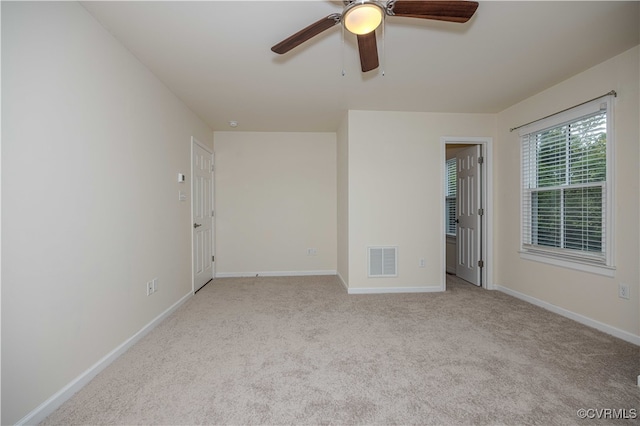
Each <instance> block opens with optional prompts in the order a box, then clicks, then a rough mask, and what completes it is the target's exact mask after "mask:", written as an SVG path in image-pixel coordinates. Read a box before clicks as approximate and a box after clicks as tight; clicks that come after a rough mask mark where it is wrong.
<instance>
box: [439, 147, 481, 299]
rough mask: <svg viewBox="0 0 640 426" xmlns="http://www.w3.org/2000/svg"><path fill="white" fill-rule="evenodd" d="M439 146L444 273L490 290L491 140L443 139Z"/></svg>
mask: <svg viewBox="0 0 640 426" xmlns="http://www.w3.org/2000/svg"><path fill="white" fill-rule="evenodd" d="M442 143H443V145H444V150H443V151H444V154H445V155H444V158H443V164H444V182H445V184H444V194H445V196H444V197H443V210H444V217H445V220H444V238H445V250H444V251H445V253H444V259H445V262H444V263H445V264H444V270H445V272H446V273H447V274H451V275H456V276H457V277H459V278H462V279H464V280H465V281H467V282H469V283H471V284H473V285H477V286H479V287H483V288H487V289H491V288H492V287H493V285H492V273H491V265H492V261H491V260H492V259H491V253H492V246H493V244H492V231H491V229H490V228H491V224H492V220H491V218H492V212H491V209H490V208H487V206H491V205H492V202H491V200H492V179H491V176H492V173H491V161H490V159H491V152H492V151H491V149H492V146H491V143H492V139H491V138H462V137H445V138H442ZM445 281H446V280H445ZM445 288H446V282H445Z"/></svg>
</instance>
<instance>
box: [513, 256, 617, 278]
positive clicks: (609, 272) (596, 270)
mask: <svg viewBox="0 0 640 426" xmlns="http://www.w3.org/2000/svg"><path fill="white" fill-rule="evenodd" d="M520 258H521V259H524V260H530V261H533V262H540V263H548V264H550V265H554V266H560V267H563V268H569V269H575V270H576V271H582V272H588V273H590V274H597V275H603V276H605V277H609V278H613V277H615V276H616V268H614V267H612V266H605V265H602V266H600V265H591V264H588V263H584V262H580V261H578V260H565V259H561V258H559V257H555V256H553V255H548V256H545V255H544V254H542V253H532V252H529V251H521V252H520Z"/></svg>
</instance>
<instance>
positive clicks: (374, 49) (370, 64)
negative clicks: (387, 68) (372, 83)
mask: <svg viewBox="0 0 640 426" xmlns="http://www.w3.org/2000/svg"><path fill="white" fill-rule="evenodd" d="M358 51H359V52H360V66H361V67H362V72H367V71H371V70H374V69H376V68H378V65H379V64H378V45H377V43H376V32H375V31H371V32H370V33H369V34H364V35H359V36H358Z"/></svg>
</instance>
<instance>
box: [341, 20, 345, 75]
mask: <svg viewBox="0 0 640 426" xmlns="http://www.w3.org/2000/svg"><path fill="white" fill-rule="evenodd" d="M341 27H342V76H343V77H344V75H345V72H344V25H341Z"/></svg>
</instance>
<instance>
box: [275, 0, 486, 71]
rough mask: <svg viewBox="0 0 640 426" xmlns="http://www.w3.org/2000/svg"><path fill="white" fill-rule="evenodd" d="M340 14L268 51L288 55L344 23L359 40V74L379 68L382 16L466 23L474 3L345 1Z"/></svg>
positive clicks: (417, 0) (395, 0) (330, 16)
mask: <svg viewBox="0 0 640 426" xmlns="http://www.w3.org/2000/svg"><path fill="white" fill-rule="evenodd" d="M344 5H345V6H344V10H343V11H342V13H332V14H331V15H329V16H327V17H325V18H322V19H320V20H319V21H316V22H314V23H313V24H311V25H309V26H308V27H306V28H303V29H302V30H300V31H298V32H297V33H295V34H293V35H292V36H290V37H288V38H286V39H284V40H282V41H281V42H280V43H278V44H276V45H275V46H273V47H272V48H271V50H272V51H273V52H275V53H278V54H283V53H287V52H288V51H290V50H291V49H293V48H294V47H296V46H298V45H300V44H302V43H304V42H305V41H307V40H309V39H311V38H313V37H315V36H317V35H318V34H320V33H322V32H323V31H325V30H328V29H329V28H331V27H333V26H334V25H336V24H339V23H341V22H342V23H343V24H344V27H345V28H346V29H347V31H349V32H351V33H353V34H355V35H356V36H357V37H358V51H359V52H360V65H361V67H362V72H367V71H371V70H374V69H376V68H378V65H379V63H378V46H377V44H376V33H375V31H376V28H378V26H379V25H380V24H381V23H382V20H383V19H384V16H385V15H388V16H401V17H407V18H421V19H434V20H437V21H449V22H459V23H463V22H467V21H468V20H469V19H471V17H472V16H473V14H474V13H475V11H476V9H477V8H478V2H475V1H461V0H460V1H456V0H450V1H432V0H389V1H387V2H383V1H378V0H344Z"/></svg>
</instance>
